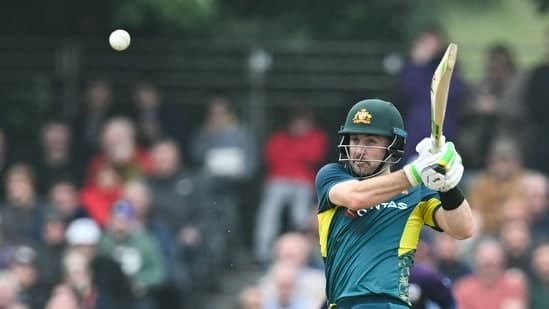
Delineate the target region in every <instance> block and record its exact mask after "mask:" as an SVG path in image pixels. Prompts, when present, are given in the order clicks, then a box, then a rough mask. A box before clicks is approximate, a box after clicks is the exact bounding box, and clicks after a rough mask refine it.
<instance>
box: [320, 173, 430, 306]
mask: <svg viewBox="0 0 549 309" xmlns="http://www.w3.org/2000/svg"><path fill="white" fill-rule="evenodd" d="M351 179H355V177H353V176H352V175H351V174H350V173H349V171H348V170H347V169H346V168H345V167H343V166H342V165H340V164H336V163H331V164H327V165H325V166H324V167H323V168H322V169H320V171H319V172H318V174H317V176H316V191H317V196H318V202H319V206H318V223H319V227H318V229H319V235H320V247H321V252H322V256H323V257H324V261H325V264H326V295H327V298H328V301H329V303H336V302H338V301H340V300H342V299H343V298H347V297H355V296H368V295H372V296H385V297H390V298H395V299H396V300H401V301H403V302H405V303H409V299H408V279H409V274H410V268H411V266H412V264H413V258H414V253H415V249H416V247H417V244H418V242H419V234H420V231H421V228H422V227H423V225H428V226H430V227H432V228H434V229H437V230H439V228H438V227H437V224H436V222H435V218H434V213H435V210H436V209H437V208H438V207H439V206H440V200H439V195H438V193H437V192H435V191H432V190H430V189H428V188H427V187H425V186H423V185H421V186H417V187H415V188H412V189H410V190H409V191H408V194H398V195H396V196H394V197H393V198H391V199H389V200H387V201H386V202H384V203H381V204H379V205H377V206H375V207H372V208H368V209H361V210H358V211H351V210H350V209H347V208H345V207H341V206H338V205H334V204H332V203H331V202H330V200H329V197H328V192H329V191H330V189H331V187H332V186H333V185H335V184H337V183H339V182H341V181H346V180H351Z"/></svg>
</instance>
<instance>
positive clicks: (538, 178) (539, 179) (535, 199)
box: [522, 172, 549, 240]
mask: <svg viewBox="0 0 549 309" xmlns="http://www.w3.org/2000/svg"><path fill="white" fill-rule="evenodd" d="M547 185H548V182H547V176H545V175H544V174H542V173H540V172H530V173H528V174H526V175H525V177H524V178H523V181H522V190H523V192H524V196H525V199H526V200H525V202H526V204H527V205H528V208H529V213H528V219H529V226H530V231H531V234H532V237H533V238H534V240H540V239H543V238H547V237H548V235H549V203H548V200H547V198H548V197H547V189H548V187H547Z"/></svg>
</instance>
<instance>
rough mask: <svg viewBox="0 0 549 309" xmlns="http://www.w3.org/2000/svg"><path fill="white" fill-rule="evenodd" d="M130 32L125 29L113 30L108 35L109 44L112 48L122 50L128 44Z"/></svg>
mask: <svg viewBox="0 0 549 309" xmlns="http://www.w3.org/2000/svg"><path fill="white" fill-rule="evenodd" d="M130 41H131V39H130V34H129V33H128V32H127V31H126V30H122V29H117V30H114V31H113V32H112V33H111V35H110V36H109V44H111V47H112V48H113V49H114V50H117V51H123V50H124V49H126V48H128V46H130Z"/></svg>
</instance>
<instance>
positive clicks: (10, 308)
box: [0, 271, 30, 309]
mask: <svg viewBox="0 0 549 309" xmlns="http://www.w3.org/2000/svg"><path fill="white" fill-rule="evenodd" d="M18 290H19V289H18V283H17V278H16V277H15V276H14V275H13V274H12V273H11V272H9V271H2V272H0V308H6V309H30V308H29V307H28V306H26V305H24V304H22V303H20V302H19V301H18V300H17V293H18Z"/></svg>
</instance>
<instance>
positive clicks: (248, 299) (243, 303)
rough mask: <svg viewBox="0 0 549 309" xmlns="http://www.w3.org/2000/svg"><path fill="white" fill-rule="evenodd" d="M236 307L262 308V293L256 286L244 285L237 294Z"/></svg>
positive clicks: (242, 308) (239, 308)
mask: <svg viewBox="0 0 549 309" xmlns="http://www.w3.org/2000/svg"><path fill="white" fill-rule="evenodd" d="M238 300H239V301H238V302H239V306H238V309H264V308H265V307H264V306H263V294H262V293H261V289H259V288H258V287H256V286H247V287H245V288H244V289H243V290H242V291H241V292H240V295H239V299H238Z"/></svg>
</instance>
